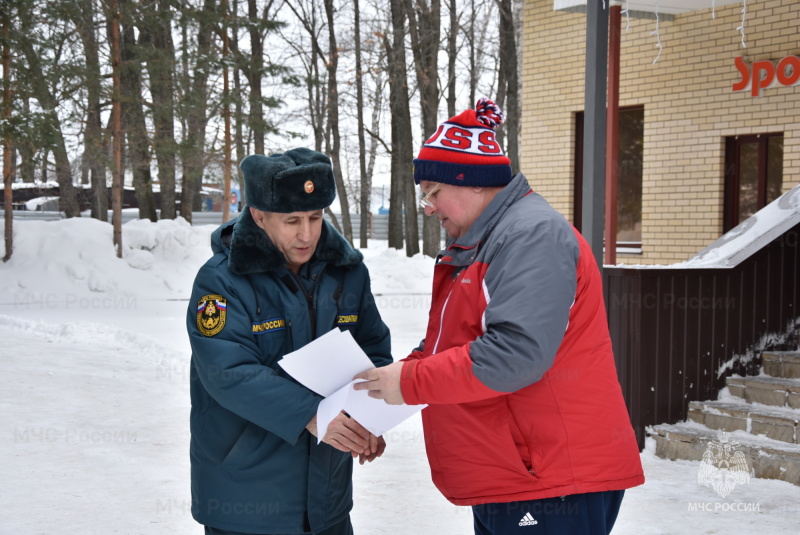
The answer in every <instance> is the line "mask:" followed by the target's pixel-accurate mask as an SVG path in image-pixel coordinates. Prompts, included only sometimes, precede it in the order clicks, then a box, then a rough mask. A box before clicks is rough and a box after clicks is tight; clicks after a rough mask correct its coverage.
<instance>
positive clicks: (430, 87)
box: [405, 0, 442, 257]
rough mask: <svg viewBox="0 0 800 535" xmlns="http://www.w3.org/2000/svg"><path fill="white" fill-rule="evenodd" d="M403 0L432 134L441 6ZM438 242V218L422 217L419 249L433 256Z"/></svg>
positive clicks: (426, 130)
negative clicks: (420, 245) (420, 247)
mask: <svg viewBox="0 0 800 535" xmlns="http://www.w3.org/2000/svg"><path fill="white" fill-rule="evenodd" d="M414 4H415V6H416V8H415V7H414V6H412V4H411V0H405V9H406V14H407V16H408V20H409V25H408V26H409V32H410V33H411V50H412V52H413V54H414V65H415V67H416V73H417V87H418V88H419V103H420V109H421V110H422V137H423V139H426V138H427V136H430V135H433V133H434V132H435V131H436V128H437V127H438V123H439V120H438V111H439V83H438V82H439V78H438V71H439V65H438V57H439V35H440V31H439V25H440V23H441V6H440V2H439V0H430V5H427V4H426V3H425V0H416V1H415V3H414ZM441 244H442V229H441V225H439V221H438V220H437V219H436V218H435V217H433V216H424V217H423V218H422V252H423V254H425V255H426V256H430V257H436V254H437V253H438V252H439V249H440V248H441Z"/></svg>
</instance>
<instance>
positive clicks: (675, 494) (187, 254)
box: [0, 219, 800, 535]
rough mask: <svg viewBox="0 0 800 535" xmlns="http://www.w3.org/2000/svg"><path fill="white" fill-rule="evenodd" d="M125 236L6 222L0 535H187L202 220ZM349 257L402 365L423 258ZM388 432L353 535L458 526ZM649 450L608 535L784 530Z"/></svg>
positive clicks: (767, 511) (419, 294)
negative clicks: (117, 245) (10, 232)
mask: <svg viewBox="0 0 800 535" xmlns="http://www.w3.org/2000/svg"><path fill="white" fill-rule="evenodd" d="M0 228H2V225H0ZM123 228H124V231H123V232H124V234H123V243H124V244H125V258H124V259H121V260H120V259H117V258H116V257H115V255H114V249H113V246H112V243H111V238H112V233H111V227H110V226H109V225H108V224H105V223H100V222H98V221H94V220H91V219H79V220H65V221H56V222H40V221H24V222H16V221H15V224H14V231H15V233H14V234H15V237H14V244H15V251H14V256H13V258H12V260H11V261H10V262H8V263H6V264H0V340H2V343H0V467H2V468H0V474H2V475H1V476H0V535H12V534H13V535H19V534H59V535H61V534H71V533H74V534H82V535H84V534H103V535H105V534H111V533H125V534H167V533H168V534H176V535H180V534H192V533H194V534H199V533H202V529H201V528H200V526H198V525H197V524H196V523H195V522H194V521H193V520H192V518H191V515H190V496H189V459H188V447H189V382H188V369H189V368H188V360H189V347H188V341H187V338H186V334H185V327H184V322H185V311H186V307H187V305H188V301H187V298H188V295H189V293H190V288H191V284H192V280H193V278H194V274H195V272H196V270H197V268H198V267H199V266H200V265H201V264H202V262H204V261H205V259H206V258H207V257H208V256H209V255H210V248H209V246H208V238H209V234H210V233H211V231H212V230H213V228H212V227H191V226H189V225H188V224H186V223H185V222H182V221H177V222H176V221H160V222H159V223H157V224H154V223H150V222H143V221H135V222H131V223H128V224H126V225H125V226H124V227H123ZM0 251H2V244H0ZM364 254H365V256H366V259H367V264H368V265H369V267H370V270H371V273H372V277H373V289H374V291H375V292H376V294H378V298H377V300H378V306H379V308H380V311H381V314H382V315H383V317H384V319H385V321H386V322H387V323H388V324H389V326H390V327H391V329H392V337H393V350H394V354H395V357H396V358H401V357H403V356H405V355H406V354H407V352H408V350H409V349H410V348H411V347H413V346H415V345H416V344H417V342H418V341H419V339H420V338H421V336H422V334H423V330H424V327H425V323H426V315H427V307H428V305H429V299H428V297H427V293H428V291H429V287H430V276H431V270H432V265H433V264H432V261H431V260H430V259H425V258H422V257H419V256H418V257H415V258H411V259H409V258H406V257H405V256H404V255H403V253H402V252H397V251H394V250H390V249H387V248H386V246H385V243H384V244H382V243H372V244H371V246H370V248H369V249H367V250H365V251H364ZM386 439H387V442H388V448H387V451H386V453H385V455H384V456H383V458H381V459H378V460H377V461H376V462H374V463H372V464H370V465H366V466H356V471H355V494H356V507H355V510H354V512H353V522H354V524H355V527H356V532H357V533H359V534H361V535H372V534H381V533H387V534H394V535H420V534H422V535H428V534H437V535H456V534H468V533H471V513H470V510H469V509H468V508H463V507H456V506H454V505H451V504H449V503H448V502H447V501H446V500H444V498H442V497H441V496H440V495H439V494H438V491H436V489H435V488H434V487H433V485H432V484H431V482H430V476H429V473H428V466H427V461H426V459H425V452H424V444H423V440H422V429H421V424H420V420H419V418H418V417H416V418H413V419H411V420H408V421H406V422H405V423H404V424H402V425H401V426H399V427H397V428H395V429H393V430H392V431H390V432H389V433H388V434H387V435H386ZM651 450H652V444H648V448H647V449H646V450H645V451H644V452H643V453H642V461H643V463H644V467H645V476H646V478H647V482H646V483H645V485H643V486H641V487H638V488H635V489H631V490H629V491H628V492H627V494H626V498H625V501H624V502H623V505H622V510H621V512H620V517H619V520H618V522H617V526H616V529H615V530H614V533H615V534H617V535H621V534H630V535H633V534H636V535H639V534H711V533H718V534H734V533H749V532H762V533H770V535H777V534H784V533H785V534H790V533H791V534H794V533H798V532H800V515H798V504H799V503H800V487H796V486H793V485H790V484H787V483H783V482H778V481H768V480H757V479H752V480H751V481H750V482H749V483H748V484H743V485H737V486H736V487H735V488H734V489H733V491H732V492H731V493H730V494H729V495H728V496H726V497H725V498H722V497H720V496H719V495H718V494H716V493H715V492H714V490H712V489H711V488H707V487H704V486H701V485H699V484H698V482H697V475H698V469H699V463H696V462H671V461H665V460H662V459H658V458H657V457H655V456H654V455H653V452H652V451H651Z"/></svg>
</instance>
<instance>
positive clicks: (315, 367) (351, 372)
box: [278, 329, 426, 462]
mask: <svg viewBox="0 0 800 535" xmlns="http://www.w3.org/2000/svg"><path fill="white" fill-rule="evenodd" d="M278 364H280V366H281V367H282V368H283V369H284V370H286V372H287V373H288V374H289V375H291V376H292V377H294V378H295V379H296V380H297V381H298V382H300V383H301V384H302V385H304V386H305V387H307V388H309V389H311V390H313V391H314V392H316V393H317V394H319V395H321V396H323V397H325V399H323V400H322V402H321V403H320V404H319V407H318V409H317V416H316V422H314V421H313V420H312V422H311V423H310V424H309V425H312V424H313V423H316V427H317V429H316V433H314V434H315V436H316V437H317V442H318V443H319V442H323V441H325V442H327V440H324V439H326V438H327V437H328V435H329V433H331V432H332V433H333V434H337V433H340V432H343V433H344V434H345V435H346V436H347V438H345V437H342V439H343V440H346V441H351V442H354V443H357V441H353V439H354V437H353V435H352V433H353V430H354V426H353V425H347V424H348V422H345V421H343V418H345V419H347V416H345V415H343V414H342V412H345V413H346V414H347V415H349V416H350V418H351V419H352V420H355V422H351V423H350V424H352V423H356V422H357V423H356V425H358V424H360V426H363V428H364V429H366V430H367V431H369V432H370V433H372V434H373V435H374V436H375V437H380V436H381V435H383V434H384V433H385V432H387V431H389V430H390V429H391V428H393V427H394V426H396V425H397V424H399V423H400V422H402V421H403V420H405V419H406V418H408V417H409V416H411V415H413V414H416V413H417V412H419V411H420V410H422V409H424V408H425V407H426V405H387V404H386V403H384V402H383V400H380V399H375V398H373V397H370V396H369V394H368V391H366V390H356V389H355V388H353V385H354V384H355V383H357V382H360V380H353V377H355V376H356V375H358V374H360V373H362V372H366V371H369V370H376V368H375V365H374V364H373V363H372V361H371V360H370V359H369V357H367V355H366V354H365V353H364V351H363V350H362V349H361V347H360V346H359V345H358V344H357V343H356V341H355V340H354V339H353V336H352V335H351V334H350V332H349V331H340V330H339V329H333V330H332V331H330V332H329V333H327V334H325V335H323V336H321V337H319V338H317V339H316V340H314V341H313V342H311V343H309V344H306V345H305V346H303V347H301V348H300V349H298V350H297V351H294V352H292V353H289V354H288V355H286V356H284V357H283V359H282V360H281V361H280V362H279V363H278ZM392 366H396V365H391V366H387V367H386V368H389V367H392ZM331 426H333V427H331ZM340 426H341V427H340ZM343 428H346V429H347V430H346V431H345V429H343ZM309 431H312V430H311V429H309ZM313 432H314V431H312V433H313ZM359 436H362V437H363V435H359ZM336 442H338V443H339V444H340V445H342V446H344V444H343V443H342V442H341V441H340V440H338V439H336ZM327 443H328V444H330V442H327ZM331 445H333V444H331ZM333 446H334V447H336V448H337V449H342V448H340V447H338V446H336V445H333ZM380 446H381V444H380V443H377V444H375V448H374V449H373V447H372V444H371V445H370V448H369V451H370V452H371V453H370V454H369V455H374V453H375V452H376V450H377V449H380ZM342 451H344V450H342ZM348 451H355V452H359V451H367V448H362V449H361V450H358V449H352V448H351V449H350V450H348ZM381 452H382V449H381ZM369 455H367V457H368V456H369ZM373 458H374V456H373ZM363 460H371V459H364V458H362V462H363Z"/></svg>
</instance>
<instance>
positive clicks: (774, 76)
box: [733, 56, 800, 97]
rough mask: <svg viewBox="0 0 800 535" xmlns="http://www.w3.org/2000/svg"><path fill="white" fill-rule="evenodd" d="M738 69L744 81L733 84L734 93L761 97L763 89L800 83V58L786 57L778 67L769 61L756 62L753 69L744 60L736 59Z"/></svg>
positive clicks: (741, 58)
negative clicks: (746, 92) (739, 92)
mask: <svg viewBox="0 0 800 535" xmlns="http://www.w3.org/2000/svg"><path fill="white" fill-rule="evenodd" d="M735 61H736V68H737V69H738V70H739V73H740V74H741V75H742V79H741V80H740V81H739V82H737V83H735V84H733V90H734V91H747V90H748V89H749V90H750V94H751V95H752V96H754V97H757V96H759V94H760V93H761V90H762V89H769V88H770V87H775V86H776V85H783V86H791V85H797V82H798V81H800V58H798V57H797V56H786V57H785V58H783V59H782V60H780V62H778V65H777V66H776V65H775V64H774V63H772V62H771V61H769V60H762V61H754V62H753V65H752V67H751V66H748V65H747V63H745V61H744V58H743V57H742V56H739V57H737V58H736V60H735Z"/></svg>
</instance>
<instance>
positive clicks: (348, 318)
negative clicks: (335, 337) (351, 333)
mask: <svg viewBox="0 0 800 535" xmlns="http://www.w3.org/2000/svg"><path fill="white" fill-rule="evenodd" d="M357 323H358V314H340V315H339V316H338V317H337V318H336V325H356V324H357Z"/></svg>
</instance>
